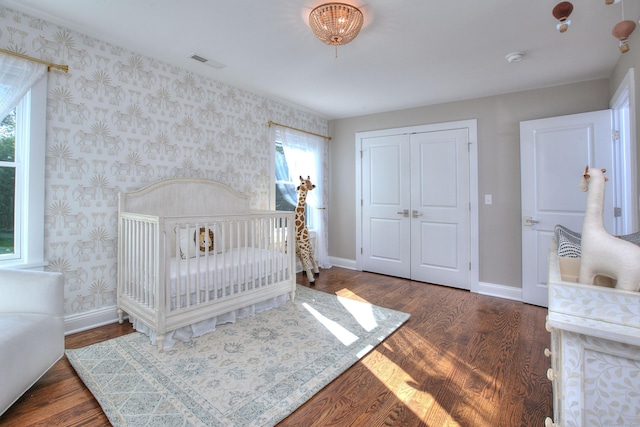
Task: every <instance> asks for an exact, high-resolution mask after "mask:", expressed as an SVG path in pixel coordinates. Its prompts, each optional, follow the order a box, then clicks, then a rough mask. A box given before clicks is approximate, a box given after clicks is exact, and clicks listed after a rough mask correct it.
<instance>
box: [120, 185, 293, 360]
mask: <svg viewBox="0 0 640 427" xmlns="http://www.w3.org/2000/svg"><path fill="white" fill-rule="evenodd" d="M118 203H119V205H118V285H117V290H118V292H117V295H118V298H117V309H118V317H119V320H120V322H121V323H122V322H123V319H124V313H125V312H126V313H127V314H128V315H129V319H130V320H131V321H132V322H133V324H134V327H135V328H136V329H137V330H139V331H142V332H144V333H146V334H148V335H149V336H150V338H151V341H152V342H156V343H157V345H158V348H159V349H160V350H162V349H165V348H168V347H170V346H171V345H173V343H174V342H175V341H176V340H177V339H183V340H185V339H189V338H190V337H191V336H198V335H202V334H203V333H207V332H210V331H211V330H213V329H215V325H216V324H217V323H222V322H228V321H235V319H236V318H241V317H246V316H248V315H252V314H255V313H257V312H260V311H262V310H265V309H269V308H273V307H275V306H277V305H279V304H282V303H284V302H286V301H287V300H289V299H291V300H293V299H294V298H295V289H296V282H295V258H294V257H295V250H294V241H293V239H287V228H289V227H291V229H293V227H294V215H293V212H280V211H255V210H250V209H249V200H248V198H247V197H245V196H243V195H242V194H240V193H238V192H236V191H235V190H233V189H232V188H230V187H228V186H226V185H225V184H221V183H219V182H215V181H209V180H203V179H191V178H179V179H169V180H164V181H160V182H157V183H155V184H152V185H149V186H147V187H145V188H142V189H140V190H137V191H133V192H129V193H120V194H119V202H118Z"/></svg>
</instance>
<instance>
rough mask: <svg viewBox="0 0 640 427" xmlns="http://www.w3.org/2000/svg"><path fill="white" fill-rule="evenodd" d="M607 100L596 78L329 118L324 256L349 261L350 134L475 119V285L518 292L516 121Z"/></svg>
mask: <svg viewBox="0 0 640 427" xmlns="http://www.w3.org/2000/svg"><path fill="white" fill-rule="evenodd" d="M637 45H638V49H640V43H638V44H637ZM609 98H610V89H609V80H608V79H602V80H594V81H588V82H583V83H576V84H570V85H564V86H558V87H552V88H546V89H538V90H531V91H526V92H518V93H511V94H506V95H499V96H492V97H486V98H479V99H474V100H467V101H459V102H452V103H447V104H441V105H433V106H426V107H420V108H413V109H408V110H402V111H392V112H388V113H382V114H375V115H368V116H361V117H354V118H349V119H342V120H334V121H330V122H329V130H330V135H332V136H333V140H332V141H331V143H330V161H329V165H330V171H331V172H330V181H331V182H330V186H331V190H330V204H329V224H330V227H329V255H330V256H332V257H336V258H343V259H348V260H355V251H356V244H355V224H356V219H355V189H356V177H355V164H356V158H355V134H356V132H361V131H370V130H378V129H387V128H396V127H404V126H414V125H421V124H432V123H441V122H449V121H457V120H466V119H477V120H478V175H479V183H478V189H479V199H480V201H481V205H480V206H479V242H480V250H479V255H480V266H479V272H480V282H485V283H491V284H497V285H505V286H513V287H521V282H522V279H521V277H522V268H521V240H522V239H521V225H520V224H521V218H520V217H521V215H520V128H519V123H520V121H524V120H533V119H540V118H545V117H553V116H561V115H567V114H575V113H583V112H588V111H595V110H602V109H606V108H608V106H609ZM484 194H492V195H493V204H492V205H484V204H483V201H484Z"/></svg>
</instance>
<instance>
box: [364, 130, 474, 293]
mask: <svg viewBox="0 0 640 427" xmlns="http://www.w3.org/2000/svg"><path fill="white" fill-rule="evenodd" d="M468 140H469V137H468V129H465V128H463V129H455V130H443V131H433V132H421V133H414V134H399V135H390V136H380V137H371V138H363V139H362V255H363V256H362V269H363V270H366V271H372V272H376V273H382V274H388V275H392V276H397V277H404V278H411V279H413V280H418V281H422V282H429V283H436V284H442V285H447V286H454V287H459V288H463V289H469V287H470V285H469V258H470V245H471V243H470V230H469V223H470V219H469V152H468Z"/></svg>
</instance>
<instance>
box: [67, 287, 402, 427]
mask: <svg viewBox="0 0 640 427" xmlns="http://www.w3.org/2000/svg"><path fill="white" fill-rule="evenodd" d="M408 318H409V315H408V314H406V313H402V312H399V311H394V310H390V309H386V308H382V307H378V306H374V305H370V304H367V303H364V302H359V301H355V300H352V299H347V298H342V297H337V296H336V295H331V294H327V293H323V292H319V291H314V290H312V289H309V288H306V287H302V286H298V289H297V294H296V300H295V302H293V303H292V302H288V303H285V304H283V305H282V306H280V307H278V308H274V309H272V310H269V311H265V312H263V313H260V314H259V315H256V316H253V317H249V318H245V319H241V320H238V321H237V322H236V323H235V324H224V325H219V326H218V327H217V328H216V331H215V332H212V333H210V334H207V335H204V336H201V337H199V338H195V339H193V340H192V341H191V342H189V343H182V342H178V343H176V345H175V346H174V347H173V348H172V349H171V350H167V351H165V352H163V353H159V352H158V351H157V347H155V346H152V345H151V344H150V343H149V339H148V337H147V336H145V335H142V334H141V333H138V332H136V333H133V334H129V335H125V336H122V337H119V338H115V339H112V340H109V341H105V342H102V343H98V344H94V345H91V346H87V347H83V348H80V349H75V350H67V351H66V355H67V357H68V359H69V361H70V362H71V364H72V365H73V367H74V368H75V370H76V371H77V372H78V374H79V375H80V377H81V378H82V380H83V381H84V383H85V384H86V385H87V387H88V388H89V390H91V392H92V393H93V395H94V396H95V397H96V399H97V400H98V402H99V403H100V406H102V409H103V410H104V412H105V413H106V415H107V417H108V418H109V421H110V422H111V423H112V424H113V425H114V426H172V427H175V426H233V427H239V426H260V427H263V426H272V425H275V424H277V423H278V422H279V421H281V420H282V419H284V418H285V417H286V416H287V415H289V414H290V413H291V412H293V411H295V410H296V408H298V407H299V406H300V405H302V404H303V403H304V402H305V401H306V400H308V399H309V398H310V397H311V396H313V395H314V394H315V393H317V392H318V391H319V390H320V389H322V388H323V387H324V386H325V385H327V384H329V383H330V382H331V381H332V380H333V379H334V378H336V377H337V376H338V375H340V374H341V373H342V372H344V371H345V370H346V369H347V368H349V367H350V366H351V365H353V364H354V363H355V362H356V361H357V360H358V359H360V358H361V357H363V356H364V355H365V354H367V353H368V352H369V351H370V350H372V349H373V348H374V347H375V346H376V345H377V344H379V343H380V342H381V341H382V340H384V339H385V338H386V337H387V336H389V335H390V334H391V333H392V332H393V331H395V330H396V329H397V328H398V327H400V326H401V325H402V324H403V323H404V322H405V321H406V320H407V319H408Z"/></svg>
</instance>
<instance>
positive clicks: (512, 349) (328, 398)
mask: <svg viewBox="0 0 640 427" xmlns="http://www.w3.org/2000/svg"><path fill="white" fill-rule="evenodd" d="M298 283H300V284H303V285H308V282H307V280H306V277H303V276H302V275H301V274H299V275H298ZM315 289H317V290H320V291H323V292H330V293H340V294H343V295H345V296H351V297H353V298H359V299H362V300H366V301H368V302H370V303H372V304H376V305H380V306H384V307H389V308H393V309H396V310H400V311H404V312H407V313H410V314H411V318H410V319H409V321H408V322H407V323H405V324H404V325H403V326H402V327H401V328H400V329H398V330H397V331H396V332H395V333H394V334H393V335H391V336H390V337H389V338H387V339H386V340H385V341H384V342H382V343H381V344H380V345H379V346H378V347H376V348H375V349H374V350H373V351H371V352H370V353H369V354H368V355H367V356H366V357H364V358H363V359H362V360H360V361H359V362H358V363H356V364H355V365H353V366H352V367H351V368H350V369H349V370H348V371H347V372H345V373H344V374H343V375H341V376H340V377H338V378H337V379H336V380H334V381H333V382H332V383H330V384H329V385H328V386H327V387H325V388H324V389H323V390H321V391H320V392H319V393H317V394H316V395H315V396H314V397H313V398H311V399H310V400H309V401H307V402H306V403H305V404H304V405H302V406H301V407H300V408H298V410H297V411H295V412H294V413H293V414H291V415H290V416H289V417H288V418H286V419H284V420H283V421H282V422H281V423H280V424H278V426H281V427H283V426H287V427H288V426H367V427H371V426H474V427H475V426H491V427H496V426H505V427H515V426H543V425H544V419H545V417H547V416H551V415H552V403H551V399H552V391H551V382H550V381H549V380H548V379H547V378H546V371H547V369H548V368H549V359H548V358H547V357H545V356H544V354H543V351H544V348H545V347H547V346H548V345H549V333H548V332H547V331H546V330H545V327H544V324H545V316H546V313H547V311H546V309H544V308H541V307H535V306H531V305H527V304H523V303H519V302H515V301H510V300H506V299H500V298H493V297H488V296H482V295H477V294H472V293H470V292H467V291H461V290H456V289H452V288H447V287H443V286H435V285H429V284H424V283H419V282H412V281H410V280H404V279H398V278H394V277H388V276H381V275H377V274H371V273H363V272H356V271H350V270H345V269H341V268H337V267H333V268H331V269H329V270H323V271H322V273H321V275H320V277H319V278H318V279H317V280H316V285H315ZM131 331H132V328H131V326H129V324H125V325H119V324H117V323H115V324H112V325H107V326H102V327H99V328H96V329H93V330H90V331H86V332H81V333H77V334H73V335H70V336H68V337H67V338H66V347H67V348H78V347H83V346H86V345H89V344H92V343H95V342H99V341H103V340H107V339H110V338H114V337H117V336H120V335H123V334H127V333H130V332H131ZM0 386H1V385H0ZM0 425H1V426H7V427H8V426H20V427H25V426H104V425H109V422H108V420H107V418H106V417H105V415H104V414H103V412H102V410H101V409H100V406H99V405H98V403H97V402H96V401H95V399H94V398H93V396H92V395H91V393H90V392H89V391H88V390H87V388H86V387H85V386H84V385H83V383H82V381H81V380H80V379H79V377H78V376H77V375H76V373H75V371H74V370H73V368H72V367H71V365H70V364H69V362H68V361H67V359H66V357H63V358H62V359H61V360H60V361H59V362H58V363H56V365H55V366H54V367H53V368H52V369H51V370H50V371H49V372H48V373H47V374H45V376H44V377H43V378H42V379H40V381H38V382H37V383H36V384H35V385H34V386H33V387H32V388H31V389H30V390H29V391H28V392H27V393H26V394H25V395H24V396H23V397H22V398H21V399H20V400H19V401H18V402H16V404H14V405H13V406H12V407H11V408H10V409H9V410H8V411H7V412H6V413H5V414H4V415H2V416H1V417H0Z"/></svg>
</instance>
